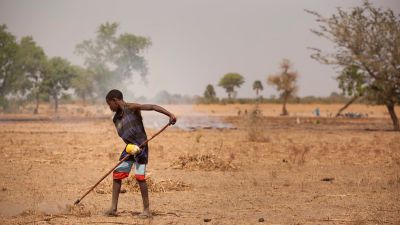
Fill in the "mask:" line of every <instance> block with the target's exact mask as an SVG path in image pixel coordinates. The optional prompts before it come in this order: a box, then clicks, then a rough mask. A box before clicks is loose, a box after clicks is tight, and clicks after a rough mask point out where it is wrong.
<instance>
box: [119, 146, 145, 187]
mask: <svg viewBox="0 0 400 225" xmlns="http://www.w3.org/2000/svg"><path fill="white" fill-rule="evenodd" d="M124 152H125V151H124ZM124 152H123V153H122V154H121V157H122V158H123V155H125V154H126V153H125V154H124ZM132 166H135V178H136V180H138V181H144V180H146V164H139V163H137V162H135V161H134V160H131V159H128V160H126V161H124V162H122V163H121V164H120V165H119V166H118V167H117V168H115V170H114V172H113V179H115V180H122V179H124V178H126V177H128V176H129V173H130V172H131V170H132Z"/></svg>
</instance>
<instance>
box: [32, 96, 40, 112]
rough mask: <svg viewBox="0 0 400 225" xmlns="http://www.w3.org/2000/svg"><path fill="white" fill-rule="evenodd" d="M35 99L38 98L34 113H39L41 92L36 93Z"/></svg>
mask: <svg viewBox="0 0 400 225" xmlns="http://www.w3.org/2000/svg"><path fill="white" fill-rule="evenodd" d="M35 99H36V108H35V110H33V114H38V113H39V93H37V94H36V96H35Z"/></svg>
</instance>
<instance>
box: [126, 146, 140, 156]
mask: <svg viewBox="0 0 400 225" xmlns="http://www.w3.org/2000/svg"><path fill="white" fill-rule="evenodd" d="M125 151H126V153H128V154H130V155H136V154H138V153H140V148H139V146H137V145H134V144H127V145H126V148H125Z"/></svg>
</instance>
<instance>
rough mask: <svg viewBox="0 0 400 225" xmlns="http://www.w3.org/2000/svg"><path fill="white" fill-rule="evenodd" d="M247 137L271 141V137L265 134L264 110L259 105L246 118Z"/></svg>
mask: <svg viewBox="0 0 400 225" xmlns="http://www.w3.org/2000/svg"><path fill="white" fill-rule="evenodd" d="M246 130H247V139H248V140H249V141H253V142H270V141H271V139H270V138H269V137H266V136H265V135H264V132H263V131H264V128H263V124H262V112H261V110H260V109H259V107H258V105H256V106H255V107H254V109H252V110H251V111H250V113H249V115H248V116H247V118H246Z"/></svg>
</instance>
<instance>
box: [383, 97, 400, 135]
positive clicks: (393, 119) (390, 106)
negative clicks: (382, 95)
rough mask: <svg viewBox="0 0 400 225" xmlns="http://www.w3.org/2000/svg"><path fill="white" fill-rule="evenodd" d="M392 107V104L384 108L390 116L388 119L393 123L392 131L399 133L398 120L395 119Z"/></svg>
mask: <svg viewBox="0 0 400 225" xmlns="http://www.w3.org/2000/svg"><path fill="white" fill-rule="evenodd" d="M394 106H395V104H394V103H388V104H386V107H387V109H388V111H389V114H390V118H391V119H392V122H393V129H394V130H395V131H400V125H399V119H398V118H397V115H396V111H395V110H394Z"/></svg>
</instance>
